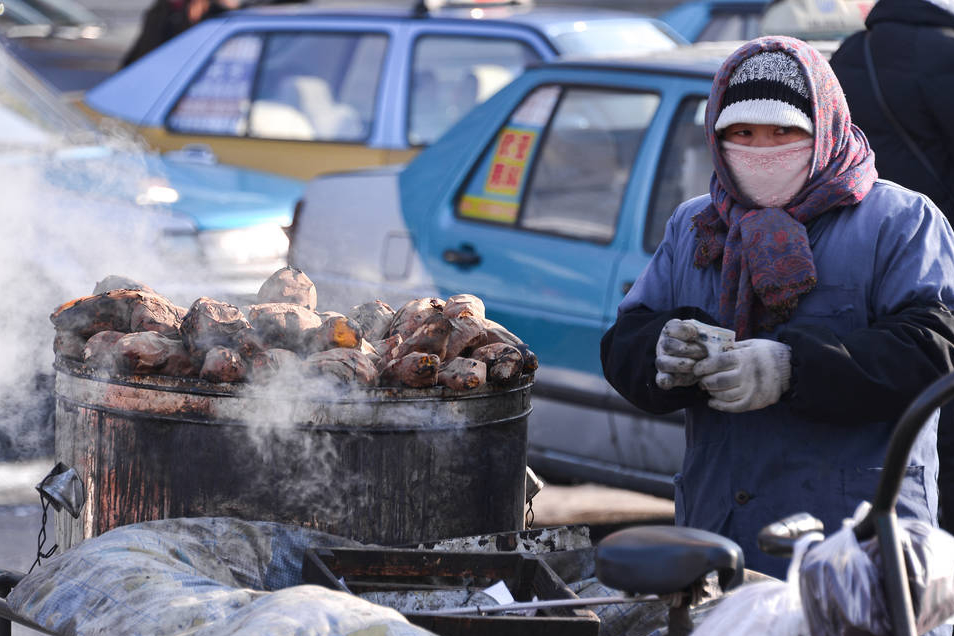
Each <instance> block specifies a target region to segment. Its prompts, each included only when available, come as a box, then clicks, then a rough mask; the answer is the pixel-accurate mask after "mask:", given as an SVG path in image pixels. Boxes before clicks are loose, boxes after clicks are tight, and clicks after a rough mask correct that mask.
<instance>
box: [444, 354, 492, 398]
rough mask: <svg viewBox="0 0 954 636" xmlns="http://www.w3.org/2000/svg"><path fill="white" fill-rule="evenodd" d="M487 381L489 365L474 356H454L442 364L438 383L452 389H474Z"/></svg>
mask: <svg viewBox="0 0 954 636" xmlns="http://www.w3.org/2000/svg"><path fill="white" fill-rule="evenodd" d="M486 382H487V365H486V364H485V363H483V362H481V361H480V360H474V359H473V358H454V359H453V360H448V361H447V362H444V363H443V364H441V366H440V370H439V371H438V373H437V383H438V384H441V385H443V386H446V387H447V388H448V389H451V390H452V391H472V390H474V389H478V388H480V387H482V386H484V384H486Z"/></svg>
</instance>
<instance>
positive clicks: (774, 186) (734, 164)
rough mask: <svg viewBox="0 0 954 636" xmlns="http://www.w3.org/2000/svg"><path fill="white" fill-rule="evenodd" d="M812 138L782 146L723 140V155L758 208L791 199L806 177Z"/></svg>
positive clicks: (781, 203) (739, 184)
mask: <svg viewBox="0 0 954 636" xmlns="http://www.w3.org/2000/svg"><path fill="white" fill-rule="evenodd" d="M813 145H814V142H813V140H811V139H803V140H802V141H796V142H794V143H790V144H785V145H782V146H759V147H756V146H743V145H741V144H734V143H732V142H730V141H723V142H722V145H721V148H722V156H723V157H724V158H725V162H726V164H727V165H728V167H729V172H730V173H731V175H732V178H733V179H734V180H735V185H736V186H738V188H739V190H740V191H741V193H742V194H744V195H745V196H747V197H748V198H749V199H751V200H752V202H753V203H755V204H756V205H757V206H759V207H760V208H777V207H780V206H783V205H785V204H786V203H788V202H789V201H791V200H792V199H793V198H794V197H795V195H796V194H798V192H799V190H801V189H802V186H804V185H805V180H806V179H807V178H808V168H809V165H810V162H811V159H812V146H813Z"/></svg>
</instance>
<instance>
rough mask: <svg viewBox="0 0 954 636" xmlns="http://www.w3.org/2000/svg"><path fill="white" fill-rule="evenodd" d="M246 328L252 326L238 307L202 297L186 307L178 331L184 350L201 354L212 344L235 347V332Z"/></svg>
mask: <svg viewBox="0 0 954 636" xmlns="http://www.w3.org/2000/svg"><path fill="white" fill-rule="evenodd" d="M249 327H251V325H250V324H249V322H248V320H246V319H245V315H244V314H243V313H242V311H241V310H240V309H239V308H238V307H236V306H235V305H232V304H229V303H225V302H220V301H218V300H213V299H212V298H208V297H205V296H203V297H201V298H198V299H196V300H195V302H193V303H192V306H191V307H189V313H187V314H186V316H185V318H183V319H182V324H181V325H180V327H179V334H180V336H181V337H182V344H184V345H185V348H186V351H188V352H189V354H190V355H192V356H195V357H201V356H202V354H204V353H205V352H207V351H210V350H211V349H213V348H214V347H220V346H221V347H229V348H231V347H234V346H235V338H236V334H237V333H238V332H240V331H242V330H243V329H248V328H249Z"/></svg>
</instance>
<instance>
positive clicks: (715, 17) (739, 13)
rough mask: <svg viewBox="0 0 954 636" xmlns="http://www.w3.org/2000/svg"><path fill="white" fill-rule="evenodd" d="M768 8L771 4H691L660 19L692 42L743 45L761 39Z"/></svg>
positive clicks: (765, 0)
mask: <svg viewBox="0 0 954 636" xmlns="http://www.w3.org/2000/svg"><path fill="white" fill-rule="evenodd" d="M769 4H771V0H688V2H683V3H682V4H680V5H678V6H676V7H674V8H672V9H670V10H669V11H667V12H665V13H663V14H662V15H661V16H659V19H660V20H662V21H663V22H665V23H666V24H668V25H669V26H670V27H672V28H673V30H675V31H676V32H678V33H679V34H680V35H681V36H682V37H684V38H686V39H687V40H689V41H690V42H715V41H723V40H743V41H744V40H751V39H752V38H756V37H758V36H760V35H762V33H761V30H760V22H761V19H762V13H763V12H764V11H765V9H766V8H767V7H768V6H769ZM773 32H774V31H773Z"/></svg>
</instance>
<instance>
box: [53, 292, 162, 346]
mask: <svg viewBox="0 0 954 636" xmlns="http://www.w3.org/2000/svg"><path fill="white" fill-rule="evenodd" d="M143 293H144V292H140V291H134V290H130V289H115V290H112V291H108V292H104V293H102V294H98V295H96V296H83V297H81V298H76V299H74V300H71V301H69V302H68V303H65V304H63V305H60V306H59V307H57V308H56V310H55V311H54V312H53V314H52V315H51V316H50V320H51V321H52V322H53V326H54V327H56V328H57V329H59V330H62V331H71V332H73V333H75V334H76V335H78V336H80V337H82V338H89V337H90V336H92V335H93V334H94V333H97V332H99V331H122V332H123V333H128V332H129V317H130V315H131V314H132V310H133V306H134V303H135V302H136V301H138V300H139V299H140V298H141V297H142V295H143Z"/></svg>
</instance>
